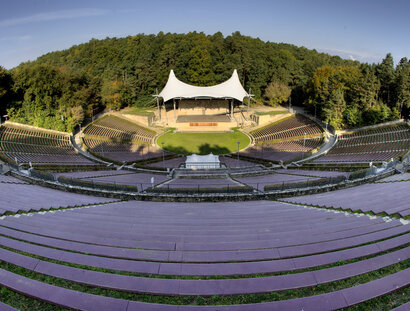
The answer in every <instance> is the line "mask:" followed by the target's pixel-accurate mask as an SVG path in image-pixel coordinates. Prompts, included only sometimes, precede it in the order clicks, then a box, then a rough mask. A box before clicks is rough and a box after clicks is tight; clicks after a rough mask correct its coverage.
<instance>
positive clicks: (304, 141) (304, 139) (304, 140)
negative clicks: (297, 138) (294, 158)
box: [302, 133, 306, 159]
mask: <svg viewBox="0 0 410 311" xmlns="http://www.w3.org/2000/svg"><path fill="white" fill-rule="evenodd" d="M305 143H306V133H305V134H304V135H303V152H302V159H303V158H304V157H305Z"/></svg>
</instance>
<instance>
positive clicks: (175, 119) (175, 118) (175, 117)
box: [173, 98, 177, 122]
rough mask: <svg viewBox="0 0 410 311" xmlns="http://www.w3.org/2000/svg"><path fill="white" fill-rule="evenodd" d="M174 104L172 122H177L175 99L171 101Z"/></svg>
mask: <svg viewBox="0 0 410 311" xmlns="http://www.w3.org/2000/svg"><path fill="white" fill-rule="evenodd" d="M173 102H174V122H177V112H176V110H175V98H174V99H173Z"/></svg>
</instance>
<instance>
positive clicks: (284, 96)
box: [265, 81, 292, 107]
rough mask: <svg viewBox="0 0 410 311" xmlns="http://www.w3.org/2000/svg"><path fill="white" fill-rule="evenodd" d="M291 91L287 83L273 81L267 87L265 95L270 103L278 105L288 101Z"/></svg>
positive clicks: (274, 105)
mask: <svg viewBox="0 0 410 311" xmlns="http://www.w3.org/2000/svg"><path fill="white" fill-rule="evenodd" d="M291 91H292V90H291V89H290V88H289V87H288V86H287V85H286V84H284V83H281V82H277V81H273V82H271V83H269V85H268V87H267V88H266V90H265V96H266V97H267V98H268V100H269V104H270V105H271V106H273V107H276V106H277V104H281V103H283V102H286V101H288V99H289V96H290V93H291Z"/></svg>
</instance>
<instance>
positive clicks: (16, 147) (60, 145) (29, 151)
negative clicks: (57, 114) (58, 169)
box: [0, 124, 94, 165]
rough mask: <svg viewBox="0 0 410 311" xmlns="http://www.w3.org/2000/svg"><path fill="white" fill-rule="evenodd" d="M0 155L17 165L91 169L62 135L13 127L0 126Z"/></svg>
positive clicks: (68, 139) (89, 162)
mask: <svg viewBox="0 0 410 311" xmlns="http://www.w3.org/2000/svg"><path fill="white" fill-rule="evenodd" d="M0 153H2V154H3V155H4V156H5V157H6V158H8V159H10V160H11V161H15V160H16V159H17V161H18V162H20V163H28V162H32V163H33V164H53V165H55V164H58V165H69V164H73V165H93V164H94V162H92V161H90V160H88V159H87V158H85V157H83V156H81V155H79V154H77V153H76V152H75V149H74V148H73V146H72V145H71V142H70V137H69V135H68V134H66V133H58V132H54V131H53V132H51V131H47V130H42V129H34V128H28V127H25V126H18V125H16V124H5V125H2V126H0Z"/></svg>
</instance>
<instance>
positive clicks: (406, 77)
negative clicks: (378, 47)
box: [395, 57, 410, 117]
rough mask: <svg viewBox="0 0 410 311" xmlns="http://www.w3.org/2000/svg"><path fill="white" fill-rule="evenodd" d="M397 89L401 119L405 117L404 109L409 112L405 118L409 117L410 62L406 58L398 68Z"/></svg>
mask: <svg viewBox="0 0 410 311" xmlns="http://www.w3.org/2000/svg"><path fill="white" fill-rule="evenodd" d="M395 88H396V94H397V104H398V105H397V106H398V107H397V108H398V111H399V114H400V117H401V116H402V115H403V114H402V112H403V109H405V112H407V113H405V114H404V116H407V115H408V111H409V109H410V61H409V60H407V58H406V57H403V58H402V59H401V60H400V62H399V64H398V65H397V67H396V81H395Z"/></svg>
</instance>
